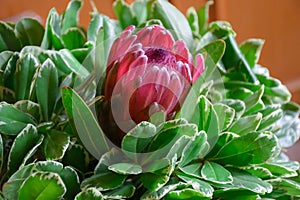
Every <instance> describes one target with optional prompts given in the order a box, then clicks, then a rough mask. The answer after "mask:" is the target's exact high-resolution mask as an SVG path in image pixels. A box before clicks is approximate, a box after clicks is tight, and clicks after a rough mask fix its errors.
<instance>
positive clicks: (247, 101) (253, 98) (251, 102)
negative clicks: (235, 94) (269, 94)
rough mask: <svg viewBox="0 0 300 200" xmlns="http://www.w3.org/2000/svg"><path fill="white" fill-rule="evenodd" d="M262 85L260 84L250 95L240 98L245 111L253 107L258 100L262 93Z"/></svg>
mask: <svg viewBox="0 0 300 200" xmlns="http://www.w3.org/2000/svg"><path fill="white" fill-rule="evenodd" d="M264 89H265V87H264V85H262V86H261V87H260V89H259V90H257V91H256V92H254V93H253V94H252V95H250V96H249V97H247V98H245V99H242V100H243V101H244V102H245V105H246V111H245V112H246V113H247V111H249V110H250V109H251V108H253V107H255V106H256V105H257V104H258V103H259V102H260V101H261V98H262V96H263V94H264Z"/></svg>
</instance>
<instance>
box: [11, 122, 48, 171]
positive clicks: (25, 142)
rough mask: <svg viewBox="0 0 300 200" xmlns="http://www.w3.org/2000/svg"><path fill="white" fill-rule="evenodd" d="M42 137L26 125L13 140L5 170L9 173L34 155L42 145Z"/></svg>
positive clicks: (29, 125) (34, 129)
mask: <svg viewBox="0 0 300 200" xmlns="http://www.w3.org/2000/svg"><path fill="white" fill-rule="evenodd" d="M42 140H43V136H42V135H39V134H38V133H37V130H36V128H35V127H34V126H33V125H31V124H28V125H27V126H26V127H25V128H24V129H23V130H22V131H21V132H20V133H19V134H18V135H17V137H16V138H15V140H14V142H13V144H12V146H11V149H10V152H9V156H8V163H7V168H8V171H9V172H10V173H12V172H14V171H16V170H17V169H18V168H19V167H20V166H22V165H24V164H25V163H26V161H27V160H28V159H29V158H30V157H31V156H32V155H33V154H34V153H35V151H36V150H37V147H38V146H39V145H40V144H41V143H42Z"/></svg>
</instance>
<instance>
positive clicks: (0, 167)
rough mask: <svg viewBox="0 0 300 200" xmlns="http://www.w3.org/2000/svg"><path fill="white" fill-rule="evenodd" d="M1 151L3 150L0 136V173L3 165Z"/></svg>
mask: <svg viewBox="0 0 300 200" xmlns="http://www.w3.org/2000/svg"><path fill="white" fill-rule="evenodd" d="M3 150H4V146H3V140H2V136H1V134H0V172H1V171H2V165H3V160H4V159H3V155H4V153H3Z"/></svg>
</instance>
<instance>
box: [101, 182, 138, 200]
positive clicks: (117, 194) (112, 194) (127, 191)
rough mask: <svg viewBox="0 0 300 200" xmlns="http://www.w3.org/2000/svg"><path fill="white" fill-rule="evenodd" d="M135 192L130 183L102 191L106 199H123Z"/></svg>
mask: <svg viewBox="0 0 300 200" xmlns="http://www.w3.org/2000/svg"><path fill="white" fill-rule="evenodd" d="M134 192H135V187H134V185H132V184H125V185H123V186H121V187H119V188H117V189H114V190H112V191H109V192H105V193H104V197H105V198H106V199H123V198H130V197H132V196H133V194H134Z"/></svg>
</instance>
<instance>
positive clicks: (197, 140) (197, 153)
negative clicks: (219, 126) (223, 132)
mask: <svg viewBox="0 0 300 200" xmlns="http://www.w3.org/2000/svg"><path fill="white" fill-rule="evenodd" d="M208 150H209V144H208V142H207V135H206V133H205V131H200V132H198V133H196V134H195V136H193V137H192V138H191V140H190V142H189V143H188V144H187V145H186V147H185V148H184V149H183V152H182V157H181V160H180V163H179V166H180V167H183V166H185V165H187V164H189V163H190V162H191V161H193V160H196V159H202V158H203V157H204V156H205V155H206V154H207V152H208Z"/></svg>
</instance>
